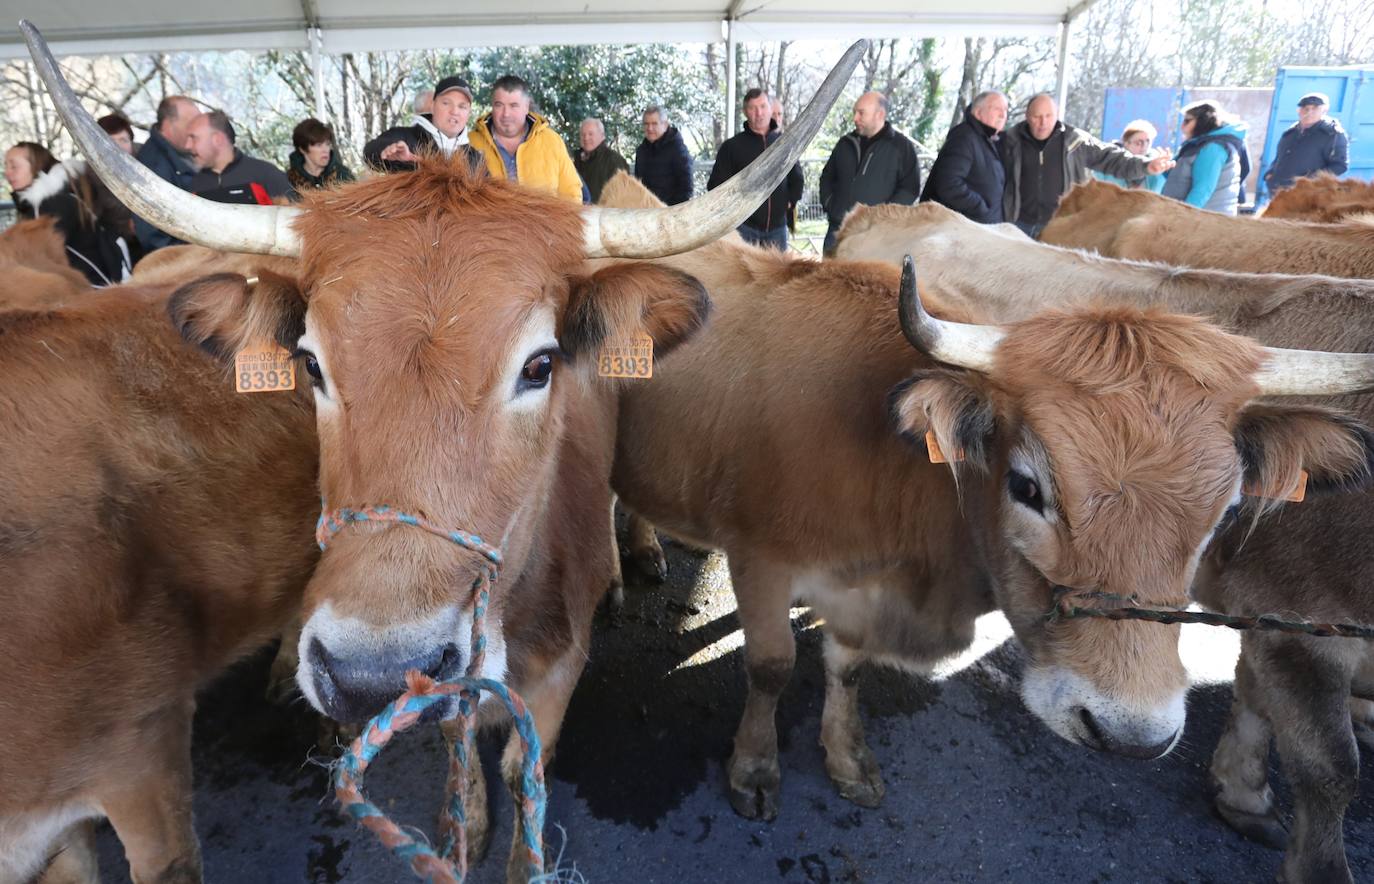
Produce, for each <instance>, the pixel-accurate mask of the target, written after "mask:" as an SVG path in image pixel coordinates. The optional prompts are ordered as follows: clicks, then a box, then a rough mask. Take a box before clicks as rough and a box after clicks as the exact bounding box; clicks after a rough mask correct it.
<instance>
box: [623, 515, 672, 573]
mask: <svg viewBox="0 0 1374 884" xmlns="http://www.w3.org/2000/svg"><path fill="white" fill-rule="evenodd" d="M627 515H628V516H629V520H628V523H627V525H626V528H627V530H628V532H629V535H630V537H629V540H630V561H632V562H634V564H635V568H636V569H637V570H638V571H639V573H641V574H643V575H644V576H645V577H652V578H653V579H655V580H657V581H658V582H659V583H662V582H663V581H665V580H667V579H668V560H667V559H666V558H664V557H663V547H661V546H659V544H658V533H657V532H656V531H654V524H653V522H650V521H649V520H648V519H646V518H644V517H643V516H641V515H639V513H636V512H634V511H632V510H627Z"/></svg>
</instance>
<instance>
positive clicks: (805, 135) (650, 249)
mask: <svg viewBox="0 0 1374 884" xmlns="http://www.w3.org/2000/svg"><path fill="white" fill-rule="evenodd" d="M867 48H868V41H867V40H860V41H858V42H857V43H855V44H854V45H853V46H850V47H849V50H848V51H847V52H845V54H844V57H843V58H841V59H840V61H839V63H838V64H836V65H835V67H834V69H833V70H831V72H830V75H829V76H827V77H826V78H825V82H823V83H821V88H820V89H819V90H817V92H816V95H815V97H814V98H812V99H811V103H810V104H808V105H807V106H806V110H805V111H803V112H802V115H801V116H800V117H798V118H797V119H796V121H795V122H793V123H792V125H791V126H790V127H788V129H787V131H786V132H784V133H783V135H782V137H781V138H779V139H778V140H777V141H775V142H773V144H772V145H771V146H769V148H768V149H767V150H765V151H764V152H763V155H762V156H760V157H759V158H758V159H756V160H754V161H753V162H752V163H750V164H749V166H748V167H747V168H745V169H744V171H742V172H740V173H739V174H738V175H736V176H735V177H733V178H731V179H730V180H729V181H727V182H725V183H724V184H722V185H721V186H720V187H717V188H716V189H715V190H713V191H711V192H710V193H707V194H705V195H703V196H700V197H698V198H696V199H693V200H688V201H687V202H685V203H682V204H681V205H677V206H671V207H669V208H666V209H608V208H601V207H599V206H588V207H587V208H585V209H583V210H582V218H583V222H584V224H585V227H586V254H587V257H589V258H661V257H663V256H664V255H677V254H681V253H682V252H689V251H691V250H692V249H695V248H697V247H699V246H704V245H706V244H707V243H711V242H715V241H716V240H718V239H720V238H721V237H722V236H724V235H725V234H727V233H729V232H730V231H731V230H734V229H735V228H736V227H738V226H739V224H740V222H742V221H743V220H744V219H745V218H748V217H749V215H750V214H751V213H752V212H753V211H754V210H755V209H757V208H758V207H759V204H760V203H762V202H763V201H764V200H765V199H767V198H768V194H770V193H772V191H773V188H775V187H777V186H778V182H780V181H782V179H783V177H784V176H786V175H787V171H788V170H789V169H791V168H792V164H793V163H795V162H796V161H797V158H798V157H800V156H801V154H802V151H804V150H805V149H806V146H807V145H808V144H810V143H811V139H812V138H814V137H815V135H816V133H817V132H818V131H820V128H821V124H822V123H823V122H825V118H826V115H827V114H829V113H830V106H831V105H833V104H834V103H835V99H836V98H837V97H839V94H840V92H841V91H842V90H843V89H844V87H845V84H847V83H848V82H849V76H850V74H852V73H853V72H854V68H855V67H856V66H857V65H858V63H859V59H860V58H862V57H863V54H864V52H865V50H867Z"/></svg>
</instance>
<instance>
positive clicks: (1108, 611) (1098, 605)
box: [1045, 586, 1374, 639]
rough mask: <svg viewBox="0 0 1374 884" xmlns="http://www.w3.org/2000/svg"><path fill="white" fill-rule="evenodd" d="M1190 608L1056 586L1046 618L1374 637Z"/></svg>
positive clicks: (1363, 629)
mask: <svg viewBox="0 0 1374 884" xmlns="http://www.w3.org/2000/svg"><path fill="white" fill-rule="evenodd" d="M1079 602H1086V603H1087V604H1079ZM1187 607H1188V604H1187V602H1183V603H1181V604H1166V605H1158V606H1151V607H1142V606H1141V605H1140V599H1138V598H1136V597H1135V596H1133V595H1117V594H1116V593H1110V592H1102V591H1099V590H1091V589H1072V588H1070V587H1067V586H1056V587H1055V588H1054V601H1053V603H1052V605H1051V607H1050V610H1049V611H1048V612H1047V613H1046V614H1045V620H1046V622H1048V623H1054V622H1057V621H1060V620H1072V619H1075V618H1079V617H1095V618H1098V619H1102V620H1142V621H1145V622H1146V623H1163V624H1170V623H1202V624H1205V625H1207V626H1225V627H1228V628H1230V629H1239V630H1246V629H1256V630H1260V631H1274V632H1287V633H1292V634H1294V635H1310V636H1315V637H1317V638H1365V639H1369V638H1374V626H1368V625H1365V624H1363V623H1313V622H1310V621H1307V620H1288V619H1284V618H1282V617H1279V616H1278V615H1276V614H1258V615H1254V616H1241V615H1235V614H1215V613H1212V612H1211V611H1189V610H1187Z"/></svg>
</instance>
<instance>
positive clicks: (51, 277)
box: [0, 217, 91, 308]
mask: <svg viewBox="0 0 1374 884" xmlns="http://www.w3.org/2000/svg"><path fill="white" fill-rule="evenodd" d="M55 225H56V219H54V218H51V217H44V218H35V219H34V220H32V221H20V222H19V223H18V224H15V225H13V226H11V227H10V228H9V229H7V230H5V231H4V232H3V233H0V280H3V288H0V308H11V307H56V306H60V305H61V304H65V303H69V302H71V301H72V300H73V299H74V298H77V297H80V296H81V295H84V294H87V293H89V292H90V291H91V284H90V282H89V281H87V279H86V277H85V276H84V275H82V274H81V273H80V272H79V271H77V270H74V269H73V268H72V265H71V264H69V263H67V252H66V248H67V247H66V240H65V239H64V238H63V236H62V234H61V233H60V232H59V231H58V230H57V229H56V226H55Z"/></svg>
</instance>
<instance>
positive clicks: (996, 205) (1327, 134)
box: [922, 92, 1349, 237]
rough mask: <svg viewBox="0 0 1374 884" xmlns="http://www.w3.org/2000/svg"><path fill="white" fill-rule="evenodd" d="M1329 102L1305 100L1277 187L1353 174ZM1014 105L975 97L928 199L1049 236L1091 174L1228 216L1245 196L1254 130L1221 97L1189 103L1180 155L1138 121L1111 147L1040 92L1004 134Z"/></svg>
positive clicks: (1279, 156)
mask: <svg viewBox="0 0 1374 884" xmlns="http://www.w3.org/2000/svg"><path fill="white" fill-rule="evenodd" d="M1329 106H1330V101H1329V100H1328V99H1327V97H1326V96H1325V95H1323V94H1322V93H1320V92H1311V93H1308V94H1307V95H1304V96H1302V98H1300V99H1299V100H1298V122H1296V123H1294V124H1293V125H1292V126H1291V127H1289V128H1288V129H1287V130H1286V131H1285V132H1284V133H1283V135H1282V137H1281V138H1280V139H1279V144H1278V150H1277V153H1276V155H1275V158H1274V162H1273V163H1272V164H1271V165H1270V167H1269V169H1268V170H1267V171H1266V172H1265V176H1264V178H1265V184H1266V185H1267V186H1268V188H1269V189H1270V191H1273V190H1277V189H1279V188H1283V187H1289V186H1291V185H1292V184H1293V182H1294V181H1295V180H1296V179H1298V178H1302V177H1306V176H1309V175H1315V174H1318V173H1320V172H1329V173H1331V174H1333V175H1342V174H1344V173H1345V171H1346V168H1347V162H1348V160H1347V156H1348V147H1349V145H1348V139H1347V137H1346V134H1345V132H1344V130H1342V129H1341V125H1340V123H1339V122H1337V121H1336V120H1334V119H1329V118H1327V117H1326V112H1327V110H1328V108H1329ZM1009 110H1010V105H1009V103H1008V101H1007V97H1006V96H1005V95H1003V94H1002V93H1000V92H983V93H981V94H979V95H977V96H975V97H974V99H973V101H972V102H971V103H970V104H969V107H968V110H967V111H965V114H964V119H963V121H962V122H960V123H959V124H958V125H957V126H955V127H954V128H953V129H952V130H951V131H950V133H949V137H948V138H946V140H945V145H944V147H943V148H941V150H940V153H939V156H938V157H937V158H936V160H935V164H934V166H932V168H931V170H930V177H929V179H928V180H927V182H926V188H925V190H924V191H923V192H922V198H923V199H929V200H934V201H936V202H938V203H942V204H943V205H946V206H948V207H949V208H951V209H954V210H955V211H957V212H960V213H962V214H964V215H965V216H967V217H969V218H971V219H973V220H974V221H978V222H980V223H984V224H999V223H1003V222H1006V223H1011V224H1015V225H1016V226H1017V227H1018V228H1020V229H1021V230H1022V231H1023V232H1025V233H1026V234H1028V235H1029V236H1032V237H1038V236H1039V235H1040V231H1041V230H1043V229H1044V227H1045V225H1046V224H1047V223H1048V222H1049V219H1050V217H1051V216H1052V215H1053V214H1054V210H1055V208H1056V207H1057V206H1058V204H1059V200H1060V199H1061V198H1062V197H1063V196H1064V194H1066V193H1068V192H1069V190H1070V189H1071V188H1072V187H1073V186H1074V185H1076V184H1081V183H1083V182H1085V181H1087V180H1089V177H1090V176H1096V177H1098V178H1101V179H1103V180H1106V181H1110V182H1112V183H1115V184H1117V185H1120V186H1122V187H1127V188H1138V187H1143V188H1148V189H1149V190H1152V191H1154V192H1156V193H1160V194H1162V195H1164V196H1166V197H1170V198H1172V199H1176V200H1180V201H1182V202H1186V203H1188V204H1189V205H1193V206H1197V207H1198V208H1200V209H1205V210H1208V211H1212V212H1221V213H1223V214H1227V215H1235V214H1236V213H1237V211H1238V209H1239V206H1240V204H1241V203H1243V202H1244V201H1245V191H1244V182H1245V179H1246V177H1247V176H1248V175H1249V174H1250V152H1249V150H1248V149H1247V148H1246V143H1245V137H1246V134H1247V127H1246V125H1245V123H1244V122H1243V121H1241V120H1239V119H1237V118H1236V117H1234V116H1233V115H1231V114H1228V113H1227V112H1226V111H1225V110H1223V108H1222V107H1221V105H1220V104H1219V103H1218V102H1216V101H1212V100H1203V101H1194V102H1191V103H1189V104H1187V105H1185V106H1184V107H1183V108H1182V109H1181V114H1182V120H1181V123H1180V125H1179V132H1180V134H1182V136H1183V143H1182V144H1181V145H1180V146H1179V151H1178V154H1177V155H1172V154H1171V153H1170V151H1169V149H1168V148H1164V147H1155V146H1154V140H1155V138H1157V137H1158V134H1159V133H1158V130H1157V129H1156V128H1155V126H1154V125H1152V124H1151V123H1150V122H1149V121H1148V120H1134V121H1132V122H1130V123H1128V124H1127V125H1126V128H1125V130H1124V131H1123V132H1122V133H1121V139H1120V140H1119V141H1115V142H1111V143H1105V142H1102V141H1099V140H1098V139H1096V138H1093V137H1092V136H1091V135H1089V134H1088V133H1087V132H1084V131H1083V130H1082V129H1078V128H1076V127H1074V126H1070V125H1068V124H1066V123H1064V122H1063V121H1062V120H1060V119H1059V110H1058V107H1057V106H1056V104H1055V101H1054V98H1053V97H1052V96H1051V95H1049V94H1047V93H1041V94H1038V95H1035V96H1033V97H1032V98H1031V99H1030V101H1028V102H1027V103H1026V114H1025V119H1024V120H1022V121H1021V122H1019V123H1017V124H1016V125H1015V126H1013V127H1012V128H1011V130H1010V131H1004V130H1005V128H1006V124H1007V117H1008V112H1009Z"/></svg>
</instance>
